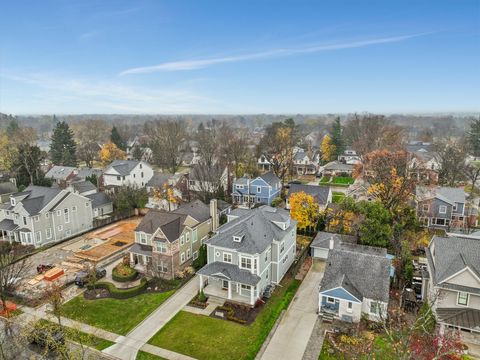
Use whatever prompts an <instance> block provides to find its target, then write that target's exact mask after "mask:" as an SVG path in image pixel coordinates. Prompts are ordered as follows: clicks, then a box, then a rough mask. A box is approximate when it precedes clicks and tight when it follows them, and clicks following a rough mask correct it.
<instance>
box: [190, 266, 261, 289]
mask: <svg viewBox="0 0 480 360" xmlns="http://www.w3.org/2000/svg"><path fill="white" fill-rule="evenodd" d="M197 274H200V275H206V276H213V277H216V278H219V279H225V280H232V281H234V282H238V283H241V284H246V285H253V286H254V285H257V284H258V283H259V282H260V280H261V278H260V276H258V275H256V274H252V273H251V272H250V271H249V270H245V269H240V268H239V267H238V266H237V265H233V264H229V263H224V262H218V261H215V262H213V263H210V264H207V265H205V266H204V267H203V268H201V269H200V270H198V271H197Z"/></svg>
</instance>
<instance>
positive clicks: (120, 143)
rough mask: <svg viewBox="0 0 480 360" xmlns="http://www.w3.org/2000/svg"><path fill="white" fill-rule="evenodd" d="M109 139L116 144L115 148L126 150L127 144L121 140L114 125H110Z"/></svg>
mask: <svg viewBox="0 0 480 360" xmlns="http://www.w3.org/2000/svg"><path fill="white" fill-rule="evenodd" d="M110 140H111V141H112V142H113V143H114V144H115V145H117V148H119V149H120V150H122V151H125V150H127V145H126V144H125V141H123V139H122V137H121V136H120V133H119V132H118V130H117V128H116V127H115V126H113V127H112V134H111V135H110Z"/></svg>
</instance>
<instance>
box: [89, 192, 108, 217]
mask: <svg viewBox="0 0 480 360" xmlns="http://www.w3.org/2000/svg"><path fill="white" fill-rule="evenodd" d="M85 197H87V198H88V199H90V200H91V201H92V211H93V218H94V219H99V218H104V217H106V216H108V215H110V214H112V213H113V203H112V200H111V199H110V198H109V197H108V195H107V194H105V193H104V192H95V193H93V194H89V195H85Z"/></svg>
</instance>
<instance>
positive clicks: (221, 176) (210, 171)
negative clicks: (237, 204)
mask: <svg viewBox="0 0 480 360" xmlns="http://www.w3.org/2000/svg"><path fill="white" fill-rule="evenodd" d="M228 176H229V174H228V167H226V166H222V165H220V164H218V163H217V164H215V165H213V166H212V167H211V168H209V167H206V166H202V165H200V164H199V165H194V166H192V168H191V170H190V172H189V174H188V190H189V191H191V192H194V193H195V192H200V193H211V194H217V193H218V191H219V190H221V189H222V190H223V191H226V190H227V188H228Z"/></svg>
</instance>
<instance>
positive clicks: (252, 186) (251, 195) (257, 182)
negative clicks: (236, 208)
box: [232, 171, 282, 206]
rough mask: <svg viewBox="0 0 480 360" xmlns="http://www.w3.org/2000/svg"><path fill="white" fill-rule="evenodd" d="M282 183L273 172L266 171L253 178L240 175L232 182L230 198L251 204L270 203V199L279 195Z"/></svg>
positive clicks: (244, 203)
mask: <svg viewBox="0 0 480 360" xmlns="http://www.w3.org/2000/svg"><path fill="white" fill-rule="evenodd" d="M281 190H282V184H281V182H280V179H279V178H278V177H277V176H276V175H275V174H274V173H273V172H271V171H270V172H267V173H265V174H263V175H260V176H259V177H257V178H255V179H250V178H247V177H241V178H238V179H235V180H234V182H233V189H232V199H233V201H234V202H235V203H236V204H242V205H246V206H253V205H254V204H266V205H271V204H272V200H273V199H275V198H276V197H279V196H280V191H281Z"/></svg>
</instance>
